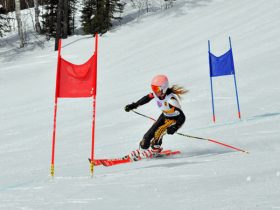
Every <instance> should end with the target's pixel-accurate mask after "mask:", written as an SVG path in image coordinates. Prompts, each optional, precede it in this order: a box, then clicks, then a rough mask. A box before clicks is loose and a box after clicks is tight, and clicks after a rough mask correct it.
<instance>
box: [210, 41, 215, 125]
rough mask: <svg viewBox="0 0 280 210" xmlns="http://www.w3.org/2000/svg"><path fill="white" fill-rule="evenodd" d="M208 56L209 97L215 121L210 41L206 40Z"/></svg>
mask: <svg viewBox="0 0 280 210" xmlns="http://www.w3.org/2000/svg"><path fill="white" fill-rule="evenodd" d="M208 57H209V70H210V73H209V74H210V84H211V98H212V113H213V122H214V123H215V122H216V116H215V107H214V95H213V84H212V77H211V69H212V65H211V58H210V41H209V40H208Z"/></svg>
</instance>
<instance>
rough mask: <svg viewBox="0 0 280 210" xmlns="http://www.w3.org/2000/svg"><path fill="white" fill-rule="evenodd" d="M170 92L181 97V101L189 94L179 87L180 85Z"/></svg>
mask: <svg viewBox="0 0 280 210" xmlns="http://www.w3.org/2000/svg"><path fill="white" fill-rule="evenodd" d="M170 90H171V92H172V93H174V94H176V95H177V96H178V97H179V99H182V95H185V94H186V93H188V92H189V91H188V90H186V89H185V88H184V87H182V86H178V85H173V86H172V87H171V88H170Z"/></svg>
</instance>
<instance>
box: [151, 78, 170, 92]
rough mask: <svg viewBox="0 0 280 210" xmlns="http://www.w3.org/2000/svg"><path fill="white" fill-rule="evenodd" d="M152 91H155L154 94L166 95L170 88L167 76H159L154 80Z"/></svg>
mask: <svg viewBox="0 0 280 210" xmlns="http://www.w3.org/2000/svg"><path fill="white" fill-rule="evenodd" d="M151 86H152V90H153V91H154V93H158V92H161V91H162V93H164V94H165V93H166V91H167V89H168V87H169V82H168V78H167V76H165V75H157V76H155V77H154V78H153V80H152V83H151Z"/></svg>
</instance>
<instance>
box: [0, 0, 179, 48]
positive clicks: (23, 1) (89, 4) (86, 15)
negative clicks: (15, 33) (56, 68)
mask: <svg viewBox="0 0 280 210" xmlns="http://www.w3.org/2000/svg"><path fill="white" fill-rule="evenodd" d="M18 1H19V2H20V8H21V9H24V8H30V7H33V6H35V22H36V24H35V26H34V27H35V28H36V32H38V33H40V34H45V35H46V37H47V39H50V38H52V37H53V38H56V41H57V40H58V39H59V38H67V36H68V35H72V34H73V33H74V29H75V13H76V11H77V3H78V0H17V2H18ZM80 1H81V0H80ZM161 1H162V2H164V4H165V5H167V6H168V5H172V4H173V2H174V1H175V0H161ZM126 2H128V1H126ZM130 2H131V4H132V5H133V6H134V7H137V8H138V9H139V12H140V11H142V10H143V9H144V7H146V11H147V12H148V11H149V9H148V8H149V6H150V2H151V0H130ZM80 3H82V8H81V12H82V15H81V20H80V21H81V22H82V27H83V31H84V32H85V34H96V33H98V34H104V33H106V32H107V31H108V30H110V29H111V28H112V26H113V22H114V21H120V20H121V13H122V12H123V9H124V6H125V3H123V2H122V1H121V0H82V2H80ZM39 5H40V7H39ZM167 6H166V8H167ZM39 8H40V9H41V8H42V9H41V11H40V10H39ZM14 10H15V0H0V36H1V35H2V34H3V31H5V30H6V28H7V25H8V21H6V20H7V17H6V16H5V14H7V13H8V12H10V11H14ZM39 16H40V22H39ZM36 18H37V21H36ZM56 49H57V42H56Z"/></svg>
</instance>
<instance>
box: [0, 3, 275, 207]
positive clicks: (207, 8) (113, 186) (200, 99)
mask: <svg viewBox="0 0 280 210" xmlns="http://www.w3.org/2000/svg"><path fill="white" fill-rule="evenodd" d="M279 25H280V1H279V0H270V1H265V0H257V1H255V0H235V1H226V0H196V1H195V0H179V1H177V2H176V4H175V6H174V7H173V8H171V9H169V10H167V11H157V12H153V13H148V14H146V15H144V16H141V17H140V18H137V19H135V20H132V21H128V22H127V23H126V24H123V25H121V26H118V27H116V28H115V29H114V30H113V31H111V32H109V33H107V34H105V35H103V36H102V37H100V39H99V61H98V95H97V112H96V136H95V137H96V142H95V157H96V158H104V157H120V156H122V155H125V154H127V153H128V152H130V151H131V150H134V149H136V148H137V147H138V143H139V141H140V140H141V138H142V136H143V135H144V133H145V132H146V130H147V129H148V128H149V127H150V126H151V125H152V124H153V122H152V121H150V120H149V119H145V118H143V117H141V116H138V115H136V114H134V113H127V112H125V111H124V109H123V108H124V106H125V105H126V104H128V103H131V102H133V101H136V100H138V99H140V98H141V97H142V96H144V95H146V94H148V93H149V91H150V81H151V79H152V77H153V76H154V75H156V74H166V75H168V77H169V80H170V83H171V84H179V85H183V86H184V87H186V88H187V89H188V90H190V92H189V94H187V95H186V96H185V97H184V99H183V100H182V102H181V104H182V107H183V110H184V112H185V113H186V116H187V121H186V123H185V124H184V126H183V127H182V128H181V129H180V132H181V133H186V134H189V135H194V136H200V137H206V138H212V139H216V140H218V141H222V142H225V143H227V144H230V145H233V146H236V147H239V148H242V149H245V150H248V151H249V152H250V154H248V155H247V154H245V153H242V152H237V151H234V150H231V149H228V148H226V147H223V146H220V145H217V144H214V143H211V142H207V141H201V140H195V139H190V138H184V137H181V136H179V135H173V136H166V137H165V138H164V144H163V146H164V148H166V149H174V150H175V149H179V150H181V152H182V154H181V155H178V156H174V157H170V158H164V159H157V160H155V159H154V160H145V161H140V162H137V163H133V164H125V165H119V166H115V167H107V168H106V167H95V171H94V177H93V178H92V177H91V176H90V170H89V163H88V160H87V158H88V157H89V156H90V152H91V149H90V148H91V117H92V99H59V101H58V113H57V142H56V159H55V177H54V178H53V179H52V178H51V177H50V159H51V140H52V128H53V108H54V92H55V79H56V62H57V52H54V51H53V44H54V43H53V42H50V43H46V44H45V47H36V46H34V47H29V48H28V49H27V50H19V49H14V48H13V46H14V45H15V44H17V43H16V42H10V44H11V45H13V46H9V44H4V45H2V46H1V48H0V56H1V57H0V61H1V67H0V98H1V102H0V133H1V135H0V168H1V173H0V209H5V210H6V209H24V210H27V209H48V210H49V209H67V210H69V209H98V210H103V209H104V210H107V209H114V210H123V209H125V210H131V209H199V210H200V209H201V210H208V209H211V210H217V209H226V210H228V209H234V210H240V209H252V210H255V209H259V210H267V209H280V199H279V197H280V163H279V161H280V142H279V140H280V139H279V130H280V71H279V68H280V50H279V46H280V28H279ZM228 36H231V38H232V46H233V54H234V61H235V68H236V77H237V86H238V90H239V100H240V108H241V116H242V120H239V119H238V117H237V106H236V99H235V90H234V82H233V77H232V76H226V77H218V78H213V85H214V97H215V108H216V118H217V122H216V123H215V124H214V123H213V122H212V109H211V94H210V79H209V67H208V54H207V51H208V46H207V42H208V40H210V41H211V48H212V49H211V51H212V52H213V53H214V54H216V55H221V54H223V53H224V52H225V51H227V50H228V49H229V43H228ZM5 39H6V40H9V37H8V38H7V37H6V38H5ZM13 39H14V40H16V38H15V37H13V36H12V35H11V37H10V40H13ZM93 50H94V39H93V38H92V37H91V36H73V37H70V38H68V39H67V40H63V49H62V56H63V57H64V58H66V59H67V60H69V61H71V62H73V63H77V64H80V63H83V62H85V61H86V60H87V59H88V58H89V57H90V56H91V55H92V53H93ZM137 111H139V112H142V113H144V114H146V115H149V116H152V117H154V118H156V117H158V115H159V114H160V112H159V110H158V109H157V107H156V106H155V103H154V102H153V101H152V102H150V103H149V104H147V105H145V106H143V107H140V108H138V109H137Z"/></svg>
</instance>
